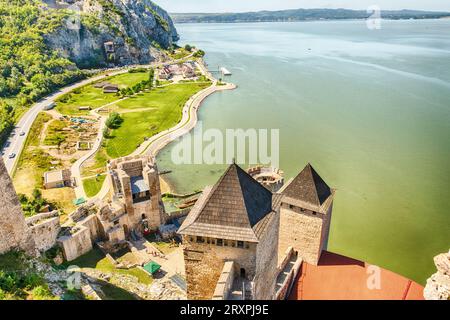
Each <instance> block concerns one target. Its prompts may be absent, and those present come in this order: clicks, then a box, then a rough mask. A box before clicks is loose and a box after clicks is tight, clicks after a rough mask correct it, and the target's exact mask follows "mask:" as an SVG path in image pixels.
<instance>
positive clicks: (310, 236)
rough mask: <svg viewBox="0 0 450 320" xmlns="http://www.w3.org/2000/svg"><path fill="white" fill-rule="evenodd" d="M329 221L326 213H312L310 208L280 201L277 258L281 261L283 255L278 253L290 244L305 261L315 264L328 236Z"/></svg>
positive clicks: (284, 250)
mask: <svg viewBox="0 0 450 320" xmlns="http://www.w3.org/2000/svg"><path fill="white" fill-rule="evenodd" d="M330 214H331V209H330ZM329 223H330V217H329V215H328V214H326V215H324V214H321V213H318V212H317V213H315V214H314V213H313V212H312V211H310V210H304V211H302V210H301V209H300V208H299V207H292V206H291V205H290V204H288V203H285V202H282V204H281V209H280V237H279V248H278V252H279V257H278V260H279V261H281V260H282V259H283V256H280V255H281V254H283V253H284V252H286V250H287V248H289V247H290V246H292V247H293V248H294V250H295V251H298V253H299V255H300V256H301V257H302V258H303V260H304V261H305V262H307V263H309V264H312V265H317V264H318V262H319V258H320V254H321V250H322V247H323V246H324V244H325V243H326V241H325V240H326V238H327V237H328V230H329Z"/></svg>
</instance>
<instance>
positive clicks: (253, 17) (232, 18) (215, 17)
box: [171, 9, 450, 23]
mask: <svg viewBox="0 0 450 320" xmlns="http://www.w3.org/2000/svg"><path fill="white" fill-rule="evenodd" d="M371 15H372V14H371V13H367V11H366V10H348V9H295V10H282V11H258V12H242V13H172V14H171V16H172V19H173V20H174V22H176V23H236V22H290V21H313V20H344V19H367V18H369V17H370V16H371ZM381 16H382V18H383V19H393V20H400V19H439V18H444V17H450V12H434V11H416V10H399V11H382V12H381Z"/></svg>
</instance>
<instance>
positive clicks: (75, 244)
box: [0, 156, 450, 300]
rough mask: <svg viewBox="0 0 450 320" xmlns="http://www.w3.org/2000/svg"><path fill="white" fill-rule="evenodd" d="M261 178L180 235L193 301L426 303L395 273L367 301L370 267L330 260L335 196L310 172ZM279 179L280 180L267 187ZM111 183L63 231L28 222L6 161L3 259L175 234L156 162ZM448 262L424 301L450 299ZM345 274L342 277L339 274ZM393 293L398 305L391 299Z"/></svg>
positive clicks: (1, 185)
mask: <svg viewBox="0 0 450 320" xmlns="http://www.w3.org/2000/svg"><path fill="white" fill-rule="evenodd" d="M261 169H262V168H259V169H254V168H253V170H252V168H250V169H249V170H248V172H246V171H244V170H243V169H242V168H240V167H239V166H238V165H236V164H234V163H233V164H231V165H230V166H229V167H228V169H227V170H226V171H225V173H224V174H223V175H222V177H221V178H220V179H219V180H218V182H217V183H216V184H215V185H214V186H213V187H206V188H205V189H204V191H203V193H202V195H201V197H200V198H199V199H198V200H197V201H196V203H195V205H194V207H193V208H192V209H191V210H190V212H189V214H188V215H187V217H184V218H182V219H181V220H183V219H184V222H183V223H182V225H181V227H180V228H179V229H178V234H179V235H181V237H182V249H183V257H184V264H185V266H184V269H185V280H186V287H187V290H186V291H187V292H186V293H187V297H188V299H214V300H261V299H277V300H282V299H287V298H288V297H289V298H292V297H293V292H294V298H296V299H297V298H298V292H300V293H301V295H302V296H303V298H305V297H306V298H308V297H311V298H315V299H320V298H323V297H325V298H329V297H330V295H329V294H330V293H331V294H332V295H331V297H332V298H334V299H336V298H337V297H341V296H342V297H345V298H348V297H350V298H356V299H363V298H368V299H370V298H375V299H376V298H381V297H390V298H391V299H392V298H397V297H398V295H401V297H400V298H403V299H405V298H408V297H410V298H412V299H415V298H421V297H423V296H422V295H423V288H422V287H421V286H420V285H418V284H415V283H413V282H411V281H410V280H408V279H406V278H403V277H401V276H398V275H395V274H393V273H392V272H390V271H386V270H382V276H383V277H384V279H387V280H386V281H388V282H387V283H386V285H385V287H386V288H387V289H385V291H380V292H381V293H377V292H375V294H374V293H373V292H370V293H369V294H367V288H363V287H362V284H363V285H364V286H365V285H366V277H367V274H366V272H367V267H368V266H370V265H368V264H365V263H364V262H360V261H356V260H352V259H351V258H347V257H343V256H339V255H336V254H333V253H330V252H327V251H326V249H327V243H328V235H329V230H330V224H331V216H332V208H333V199H334V190H333V189H331V188H330V187H329V186H328V185H327V184H326V183H325V181H324V180H323V179H322V178H321V177H320V176H319V174H318V173H317V172H316V171H315V170H314V168H313V167H312V166H311V165H310V164H308V165H307V166H306V167H305V168H304V169H303V170H302V171H301V172H300V173H299V174H298V175H297V176H296V177H295V178H293V179H291V180H289V181H288V182H287V183H286V184H285V185H282V186H280V181H283V182H284V180H282V172H281V171H280V170H278V169H276V170H275V171H274V170H273V169H270V170H269V169H264V170H261ZM273 172H276V173H277V175H279V176H280V177H281V180H280V179H279V177H278V176H276V177H277V178H276V179H272V178H270V179H266V178H261V177H262V176H267V174H268V175H269V177H271V176H272V174H273ZM261 173H262V176H261ZM255 175H256V177H260V179H257V180H256V179H255V178H254V177H255ZM107 179H108V183H109V186H110V188H109V190H110V193H111V194H110V200H108V201H102V200H99V199H92V200H91V201H89V202H88V203H87V204H85V205H82V206H80V207H78V209H77V210H76V211H75V212H73V213H72V214H70V215H69V219H68V221H67V222H66V223H64V224H63V225H60V221H59V215H58V212H57V211H55V212H49V213H41V214H38V215H35V216H32V217H30V218H26V219H25V217H24V216H23V213H22V210H21V207H20V203H19V201H18V199H17V195H16V193H15V190H14V187H13V185H12V182H11V179H10V177H9V175H8V173H7V171H6V168H5V166H4V163H3V159H0V254H3V253H5V252H8V251H10V250H17V249H18V250H23V251H25V252H27V253H28V254H30V255H38V254H39V252H44V251H46V250H48V249H50V248H52V247H54V246H55V245H57V246H59V247H60V248H61V249H62V253H63V255H64V258H65V260H67V261H72V260H74V259H76V258H78V257H79V256H81V255H83V254H86V253H87V252H89V251H91V250H92V249H93V246H94V244H96V245H98V246H99V247H100V248H101V249H102V250H104V251H107V252H115V251H117V250H119V249H121V248H123V247H124V246H127V245H129V241H133V240H135V239H139V238H140V237H141V236H142V235H145V234H147V233H149V232H152V231H158V229H159V232H160V233H161V234H162V231H161V230H162V229H163V228H165V227H167V226H173V225H171V224H168V223H170V220H171V218H172V217H170V216H169V215H168V214H167V213H166V212H165V209H164V205H163V202H162V199H161V191H160V184H159V173H158V168H157V166H156V164H155V162H154V159H153V158H151V157H148V156H135V157H125V158H120V159H116V160H113V161H111V162H110V163H109V164H108V177H107ZM267 181H269V182H270V183H268V184H267V183H265V182H267ZM273 181H277V182H275V183H272V182H273ZM449 257H450V255H440V256H438V257H436V258H435V261H436V265H437V269H438V272H437V273H436V274H435V275H433V276H432V277H431V278H430V279H429V281H428V283H427V288H425V298H427V299H445V298H446V299H448V296H449V294H450V286H449V281H448V278H449V271H448V270H449V265H450V263H449V261H450V258H449ZM339 261H341V262H342V263H341V262H339ZM336 266H337V268H338V269H339V270H341V271H338V272H336ZM355 268H356V269H357V270H356V269H355ZM330 270H331V274H329V272H330ZM341 276H344V277H347V279H346V280H344V281H349V282H348V283H346V284H345V285H346V288H347V289H348V290H347V289H346V290H344V291H342V287H341V286H342V280H339V279H341ZM355 277H360V278H361V279H360V280H361V281H359V282H358V281H356V280H353V279H354V278H355ZM337 278H339V279H338V280H336V279H337ZM318 279H319V280H318ZM323 282H326V285H323V284H322V283H323ZM334 282H336V283H334ZM358 286H359V287H358ZM334 287H336V288H337V290H339V291H333V288H334ZM339 288H340V289H339ZM330 290H331V291H330ZM352 290H353V291H352ZM393 291H396V292H398V295H394V294H392V295H389V294H390V292H393ZM333 292H334V293H333ZM352 292H353V293H352ZM339 293H343V295H339ZM300 298H302V297H300Z"/></svg>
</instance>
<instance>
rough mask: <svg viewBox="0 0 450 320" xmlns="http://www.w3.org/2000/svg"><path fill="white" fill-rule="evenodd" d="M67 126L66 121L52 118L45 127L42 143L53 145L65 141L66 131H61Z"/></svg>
mask: <svg viewBox="0 0 450 320" xmlns="http://www.w3.org/2000/svg"><path fill="white" fill-rule="evenodd" d="M67 126H68V123H67V121H61V120H53V121H52V122H51V123H50V124H49V125H48V127H47V132H46V135H45V139H44V145H46V146H55V145H58V144H59V143H62V142H64V141H66V139H67V133H66V132H64V131H63V129H64V128H66V127H67Z"/></svg>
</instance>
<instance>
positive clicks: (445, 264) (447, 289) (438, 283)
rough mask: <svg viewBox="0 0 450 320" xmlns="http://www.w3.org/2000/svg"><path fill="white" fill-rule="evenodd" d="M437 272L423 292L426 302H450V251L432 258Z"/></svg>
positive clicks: (428, 281)
mask: <svg viewBox="0 0 450 320" xmlns="http://www.w3.org/2000/svg"><path fill="white" fill-rule="evenodd" d="M434 264H435V265H436V269H437V272H436V273H435V274H433V275H432V276H431V277H430V278H429V279H428V280H427V285H426V287H425V289H424V291H423V294H424V297H425V299H426V300H450V251H449V252H448V253H443V254H440V255H437V256H436V257H434Z"/></svg>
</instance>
